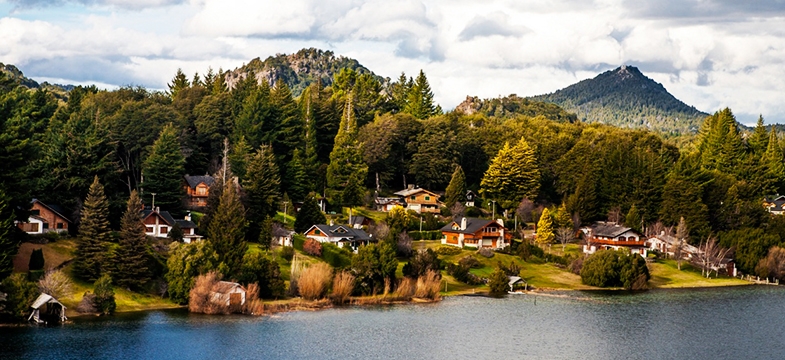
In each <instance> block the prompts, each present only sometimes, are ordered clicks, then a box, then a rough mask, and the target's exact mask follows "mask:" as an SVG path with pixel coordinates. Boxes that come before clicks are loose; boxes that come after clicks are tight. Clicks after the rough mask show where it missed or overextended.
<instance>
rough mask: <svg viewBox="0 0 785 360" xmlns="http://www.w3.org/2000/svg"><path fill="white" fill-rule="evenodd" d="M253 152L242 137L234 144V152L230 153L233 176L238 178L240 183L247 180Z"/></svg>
mask: <svg viewBox="0 0 785 360" xmlns="http://www.w3.org/2000/svg"><path fill="white" fill-rule="evenodd" d="M252 151H253V149H252V148H251V146H250V145H248V142H246V141H245V136H240V139H239V140H237V142H235V143H234V146H233V147H232V151H231V152H230V153H229V158H228V162H229V165H230V166H229V167H230V168H231V169H232V174H234V175H235V176H237V179H239V180H240V181H243V180H245V171H246V167H247V166H248V162H250V161H251V156H252V155H253V154H251V152H252Z"/></svg>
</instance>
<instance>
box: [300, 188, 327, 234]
mask: <svg viewBox="0 0 785 360" xmlns="http://www.w3.org/2000/svg"><path fill="white" fill-rule="evenodd" d="M326 222H327V219H326V218H325V217H324V214H323V213H322V210H321V209H319V204H318V203H317V202H316V197H314V196H308V198H306V199H305V202H303V206H302V207H301V208H300V211H298V212H297V219H296V220H295V221H294V231H296V232H298V233H303V232H305V231H306V230H308V229H309V228H310V227H311V226H313V225H318V224H325V223H326Z"/></svg>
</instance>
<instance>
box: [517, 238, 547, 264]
mask: <svg viewBox="0 0 785 360" xmlns="http://www.w3.org/2000/svg"><path fill="white" fill-rule="evenodd" d="M516 250H517V251H518V256H520V257H521V259H523V261H529V258H531V257H532V256H536V257H538V258H540V259H542V258H544V257H545V252H544V251H542V249H541V248H539V247H538V246H536V245H532V244H529V243H528V242H527V241H524V242H523V243H521V244H520V245H518V248H517V249H516Z"/></svg>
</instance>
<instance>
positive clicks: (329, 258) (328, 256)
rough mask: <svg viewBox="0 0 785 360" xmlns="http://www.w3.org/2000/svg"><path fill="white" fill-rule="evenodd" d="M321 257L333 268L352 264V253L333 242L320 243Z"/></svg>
mask: <svg viewBox="0 0 785 360" xmlns="http://www.w3.org/2000/svg"><path fill="white" fill-rule="evenodd" d="M322 259H324V261H325V262H326V263H328V264H330V266H332V267H334V268H346V267H349V266H351V265H352V253H350V252H349V250H346V249H342V248H339V247H338V246H335V245H334V244H330V243H323V244H322Z"/></svg>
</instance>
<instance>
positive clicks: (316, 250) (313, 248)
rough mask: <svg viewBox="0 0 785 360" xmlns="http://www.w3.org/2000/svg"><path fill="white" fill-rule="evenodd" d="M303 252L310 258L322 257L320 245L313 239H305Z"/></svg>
mask: <svg viewBox="0 0 785 360" xmlns="http://www.w3.org/2000/svg"><path fill="white" fill-rule="evenodd" d="M303 251H304V252H305V253H306V254H308V255H311V256H322V243H320V242H318V241H316V240H314V239H306V240H305V244H303Z"/></svg>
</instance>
